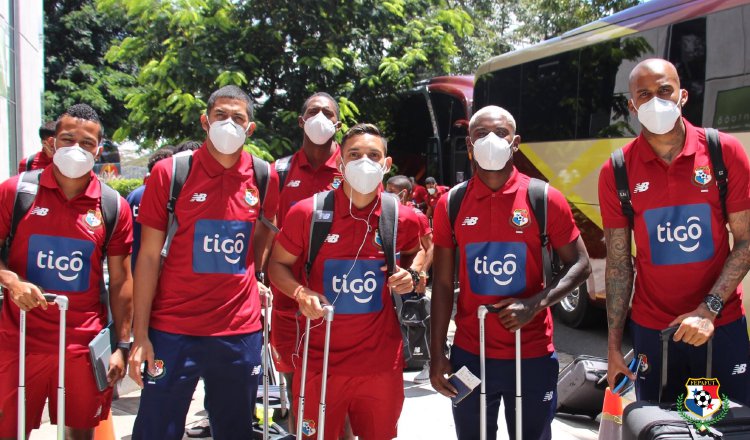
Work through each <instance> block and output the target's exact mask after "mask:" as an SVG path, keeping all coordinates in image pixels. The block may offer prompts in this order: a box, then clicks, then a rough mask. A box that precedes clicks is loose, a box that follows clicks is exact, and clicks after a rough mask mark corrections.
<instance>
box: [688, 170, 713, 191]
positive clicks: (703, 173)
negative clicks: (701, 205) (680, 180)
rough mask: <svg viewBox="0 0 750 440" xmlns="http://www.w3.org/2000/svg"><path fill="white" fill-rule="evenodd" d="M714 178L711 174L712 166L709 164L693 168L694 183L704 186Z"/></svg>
mask: <svg viewBox="0 0 750 440" xmlns="http://www.w3.org/2000/svg"><path fill="white" fill-rule="evenodd" d="M713 180H714V178H713V176H712V175H711V167H709V166H705V167H696V168H695V170H693V183H694V184H696V185H698V186H701V187H704V186H706V185H708V184H709V183H710V182H711V181H713Z"/></svg>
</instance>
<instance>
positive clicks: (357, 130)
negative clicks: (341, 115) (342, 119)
mask: <svg viewBox="0 0 750 440" xmlns="http://www.w3.org/2000/svg"><path fill="white" fill-rule="evenodd" d="M364 134H369V135H372V136H377V137H379V138H380V142H382V143H383V150H385V151H384V152H385V154H386V155H387V154H388V141H387V140H386V139H385V138H384V137H383V134H382V133H380V130H378V127H376V126H374V125H373V124H365V123H360V124H357V125H355V126H354V127H352V128H350V129H349V130H347V131H346V133H344V137H343V138H341V148H342V149H343V148H344V145H346V141H348V140H349V139H351V138H353V137H354V136H362V135H364Z"/></svg>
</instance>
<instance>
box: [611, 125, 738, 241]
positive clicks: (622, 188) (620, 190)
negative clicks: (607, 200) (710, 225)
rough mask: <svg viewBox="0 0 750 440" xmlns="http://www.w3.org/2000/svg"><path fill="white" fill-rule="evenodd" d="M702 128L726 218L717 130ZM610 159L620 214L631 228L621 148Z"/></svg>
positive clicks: (724, 179)
mask: <svg viewBox="0 0 750 440" xmlns="http://www.w3.org/2000/svg"><path fill="white" fill-rule="evenodd" d="M704 130H705V131H706V140H707V141H708V155H709V156H710V158H711V168H712V169H713V172H714V178H715V179H716V186H717V187H718V189H719V200H720V201H721V212H722V213H723V214H724V219H725V220H728V219H729V217H728V216H727V182H728V179H729V175H728V174H727V167H726V165H725V164H724V153H723V152H722V150H721V141H720V140H719V132H718V131H717V130H716V129H715V128H705V129H704ZM610 160H611V161H612V169H613V170H614V173H615V186H616V187H617V198H618V199H620V207H621V209H622V215H624V216H625V217H627V218H628V222H629V223H630V229H633V217H634V216H635V212H634V211H633V203H632V202H631V199H630V184H629V183H628V172H627V169H626V168H625V154H624V152H623V151H622V148H620V149H618V150H617V151H615V152H613V153H612V157H611V158H610Z"/></svg>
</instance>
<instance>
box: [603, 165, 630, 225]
mask: <svg viewBox="0 0 750 440" xmlns="http://www.w3.org/2000/svg"><path fill="white" fill-rule="evenodd" d="M599 210H600V211H601V214H602V222H603V224H604V227H605V228H612V229H614V228H626V227H628V226H629V225H630V220H629V219H628V218H627V217H626V216H625V215H624V214H623V213H622V207H621V206H620V199H619V198H618V197H617V186H616V185H615V173H614V169H613V168H612V161H610V160H609V159H607V161H606V162H604V165H602V169H601V170H600V171H599Z"/></svg>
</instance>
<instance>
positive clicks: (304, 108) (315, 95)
mask: <svg viewBox="0 0 750 440" xmlns="http://www.w3.org/2000/svg"><path fill="white" fill-rule="evenodd" d="M320 97H323V98H326V99H329V100H330V101H331V102H332V103H333V107H334V108H335V109H336V119H340V113H339V103H338V102H336V100H335V99H333V96H331V95H329V94H328V93H326V92H315V93H313V94H312V95H310V97H309V98H307V99H305V103H304V104H302V112H301V113H300V115H304V114H305V112H306V111H307V106H309V105H310V101H312V100H313V99H315V98H320Z"/></svg>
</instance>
